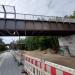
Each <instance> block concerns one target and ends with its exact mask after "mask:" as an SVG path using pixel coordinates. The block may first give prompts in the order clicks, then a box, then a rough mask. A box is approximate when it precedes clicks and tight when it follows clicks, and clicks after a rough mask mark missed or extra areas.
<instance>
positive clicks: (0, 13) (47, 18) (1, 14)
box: [0, 5, 75, 23]
mask: <svg viewBox="0 0 75 75" xmlns="http://www.w3.org/2000/svg"><path fill="white" fill-rule="evenodd" d="M0 7H2V9H1V10H2V11H0V18H4V19H20V20H38V21H55V22H69V23H75V19H71V18H64V17H55V16H44V15H33V14H21V13H16V10H15V7H14V6H4V5H0ZM8 8H9V9H11V8H12V9H13V10H12V12H11V11H10V10H9V11H8Z"/></svg>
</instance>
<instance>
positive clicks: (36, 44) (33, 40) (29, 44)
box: [17, 36, 59, 53]
mask: <svg viewBox="0 0 75 75" xmlns="http://www.w3.org/2000/svg"><path fill="white" fill-rule="evenodd" d="M17 43H18V44H19V43H23V45H21V46H20V49H22V50H23V49H26V50H36V49H40V50H46V49H48V48H52V49H53V50H54V51H55V53H57V52H58V50H59V41H58V37H56V36H27V37H26V39H21V40H18V41H17ZM24 45H25V46H24Z"/></svg>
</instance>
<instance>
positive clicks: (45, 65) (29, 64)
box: [23, 54, 75, 75]
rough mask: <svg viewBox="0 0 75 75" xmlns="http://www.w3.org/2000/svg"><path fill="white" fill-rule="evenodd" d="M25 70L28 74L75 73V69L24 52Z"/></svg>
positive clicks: (65, 74)
mask: <svg viewBox="0 0 75 75" xmlns="http://www.w3.org/2000/svg"><path fill="white" fill-rule="evenodd" d="M23 59H24V61H23V63H24V70H25V72H27V73H28V75H75V69H71V68H68V67H65V66H61V65H58V64H55V63H52V62H48V61H44V60H41V59H38V58H34V57H31V56H28V55H25V54H23Z"/></svg>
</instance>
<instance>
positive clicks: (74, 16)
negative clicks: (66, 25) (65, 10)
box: [64, 11, 75, 18]
mask: <svg viewBox="0 0 75 75" xmlns="http://www.w3.org/2000/svg"><path fill="white" fill-rule="evenodd" d="M64 17H65V18H75V11H73V14H72V15H70V16H68V15H65V16H64Z"/></svg>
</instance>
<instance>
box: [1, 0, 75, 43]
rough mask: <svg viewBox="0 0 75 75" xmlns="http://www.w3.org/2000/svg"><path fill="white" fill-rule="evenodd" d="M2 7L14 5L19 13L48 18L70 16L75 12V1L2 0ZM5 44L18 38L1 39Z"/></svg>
mask: <svg viewBox="0 0 75 75" xmlns="http://www.w3.org/2000/svg"><path fill="white" fill-rule="evenodd" d="M0 4H1V5H13V6H15V8H16V12H17V13H24V14H36V15H47V16H65V15H70V14H72V12H73V11H74V10H75V0H0ZM1 38H2V39H3V41H4V42H5V43H10V42H11V41H12V40H17V39H18V37H7V38H6V37H1Z"/></svg>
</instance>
